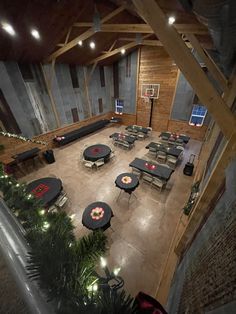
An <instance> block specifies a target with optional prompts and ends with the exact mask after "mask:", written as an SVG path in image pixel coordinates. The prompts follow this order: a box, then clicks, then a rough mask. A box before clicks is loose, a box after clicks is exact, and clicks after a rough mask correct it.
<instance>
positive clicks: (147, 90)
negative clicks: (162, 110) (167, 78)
mask: <svg viewBox="0 0 236 314" xmlns="http://www.w3.org/2000/svg"><path fill="white" fill-rule="evenodd" d="M159 89H160V84H142V85H141V98H144V101H145V103H148V102H149V100H150V99H157V98H158V97H159Z"/></svg>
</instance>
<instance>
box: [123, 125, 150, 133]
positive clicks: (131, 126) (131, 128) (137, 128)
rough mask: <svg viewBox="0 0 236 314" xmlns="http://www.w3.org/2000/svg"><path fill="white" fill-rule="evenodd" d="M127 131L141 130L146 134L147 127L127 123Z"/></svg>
mask: <svg viewBox="0 0 236 314" xmlns="http://www.w3.org/2000/svg"><path fill="white" fill-rule="evenodd" d="M125 129H126V130H127V131H131V132H135V131H136V132H142V133H144V134H148V128H144V127H142V126H136V125H129V126H127V127H126V128H125Z"/></svg>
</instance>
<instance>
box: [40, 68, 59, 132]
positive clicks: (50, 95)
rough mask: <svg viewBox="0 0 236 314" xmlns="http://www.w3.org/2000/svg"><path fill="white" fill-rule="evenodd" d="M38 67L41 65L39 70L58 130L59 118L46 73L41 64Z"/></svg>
mask: <svg viewBox="0 0 236 314" xmlns="http://www.w3.org/2000/svg"><path fill="white" fill-rule="evenodd" d="M40 65H41V70H42V73H43V77H44V81H45V85H46V88H47V92H48V96H49V98H50V101H51V105H52V111H53V113H54V116H55V120H56V125H57V128H59V127H60V126H61V123H60V118H59V115H58V112H57V108H56V103H55V101H54V97H53V94H52V91H51V84H49V82H48V79H47V75H46V73H45V71H44V68H43V65H42V63H40ZM51 83H52V82H51Z"/></svg>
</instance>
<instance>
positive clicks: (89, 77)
mask: <svg viewBox="0 0 236 314" xmlns="http://www.w3.org/2000/svg"><path fill="white" fill-rule="evenodd" d="M97 64H98V63H97V62H95V63H94V64H93V66H92V69H91V71H90V72H89V74H88V75H87V85H88V84H89V82H90V80H91V77H92V75H93V72H94V70H95V69H96V66H97Z"/></svg>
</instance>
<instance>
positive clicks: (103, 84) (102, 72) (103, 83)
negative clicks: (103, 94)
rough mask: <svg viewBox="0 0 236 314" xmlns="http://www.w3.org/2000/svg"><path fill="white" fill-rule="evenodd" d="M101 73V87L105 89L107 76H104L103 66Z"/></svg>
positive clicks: (100, 68) (100, 69)
mask: <svg viewBox="0 0 236 314" xmlns="http://www.w3.org/2000/svg"><path fill="white" fill-rule="evenodd" d="M99 72H100V81H101V87H104V86H105V74H104V67H103V66H100V67H99Z"/></svg>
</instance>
